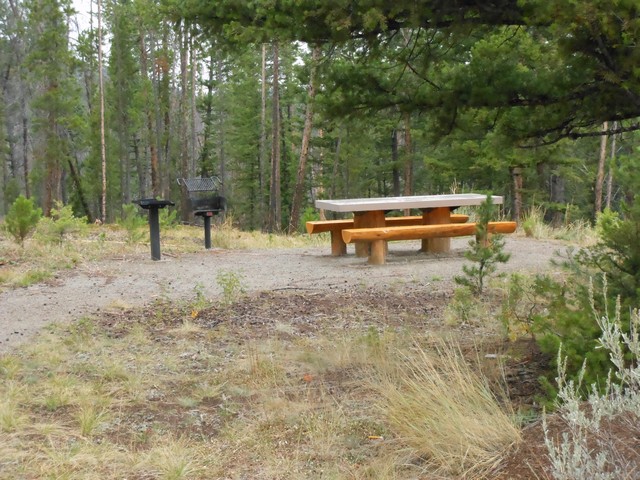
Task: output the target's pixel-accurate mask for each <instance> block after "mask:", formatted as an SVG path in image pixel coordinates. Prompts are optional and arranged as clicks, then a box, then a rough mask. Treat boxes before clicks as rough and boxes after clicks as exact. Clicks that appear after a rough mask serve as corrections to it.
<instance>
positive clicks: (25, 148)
mask: <svg viewBox="0 0 640 480" xmlns="http://www.w3.org/2000/svg"><path fill="white" fill-rule="evenodd" d="M20 103H21V108H22V171H23V174H24V195H25V197H27V198H30V197H31V190H30V188H29V119H28V118H27V104H26V101H25V99H24V96H23V97H22V101H21V102H20Z"/></svg>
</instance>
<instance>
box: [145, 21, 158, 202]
mask: <svg viewBox="0 0 640 480" xmlns="http://www.w3.org/2000/svg"><path fill="white" fill-rule="evenodd" d="M147 63H148V59H147V47H146V45H145V41H144V32H141V33H140V70H141V71H142V77H143V79H144V80H145V82H146V83H147V84H148V83H149V71H148V70H147V68H148V65H147ZM147 100H149V99H147ZM146 110H147V112H146V114H147V131H148V135H149V138H148V142H149V153H150V156H151V162H150V163H151V165H150V167H151V194H152V196H154V197H157V196H159V195H160V178H159V168H158V152H157V150H156V137H155V136H154V133H153V114H152V112H151V108H150V107H149V102H148V101H147V108H146Z"/></svg>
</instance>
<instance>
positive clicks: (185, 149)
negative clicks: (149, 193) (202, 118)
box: [180, 25, 191, 222]
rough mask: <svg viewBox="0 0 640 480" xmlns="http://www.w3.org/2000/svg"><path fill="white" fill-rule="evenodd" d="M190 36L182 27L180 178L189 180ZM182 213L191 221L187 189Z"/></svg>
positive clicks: (183, 195)
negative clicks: (188, 58)
mask: <svg viewBox="0 0 640 480" xmlns="http://www.w3.org/2000/svg"><path fill="white" fill-rule="evenodd" d="M188 37H189V34H188V31H187V28H186V26H185V25H183V26H182V30H181V35H180V38H181V40H182V41H181V42H180V43H181V44H180V88H181V94H180V176H181V177H182V178H187V177H188V176H189V139H188V138H187V136H188V125H189V121H188V118H187V101H188V97H187V90H188V82H187V68H188V65H187V63H188V62H187V49H188V47H189V39H188ZM180 213H181V218H182V221H183V222H188V221H189V215H190V213H191V212H190V210H189V199H188V192H187V189H186V188H184V187H183V188H181V189H180Z"/></svg>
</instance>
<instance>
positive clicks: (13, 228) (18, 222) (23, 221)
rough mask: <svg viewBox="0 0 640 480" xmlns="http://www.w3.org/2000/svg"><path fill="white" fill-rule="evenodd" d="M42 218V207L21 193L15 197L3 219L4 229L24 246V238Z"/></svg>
mask: <svg viewBox="0 0 640 480" xmlns="http://www.w3.org/2000/svg"><path fill="white" fill-rule="evenodd" d="M41 218H42V209H40V208H37V207H36V206H35V205H34V203H33V200H32V199H30V198H25V197H23V196H22V195H20V196H18V198H16V200H15V202H13V204H12V205H11V208H9V211H8V212H7V215H6V217H5V219H4V229H5V230H6V231H7V232H8V233H9V234H10V235H11V236H12V237H13V238H14V240H15V241H16V242H18V243H20V245H21V246H22V247H24V241H25V239H26V238H27V237H28V236H29V235H30V234H31V232H33V231H34V230H35V228H36V225H37V224H38V222H39V221H40V219H41Z"/></svg>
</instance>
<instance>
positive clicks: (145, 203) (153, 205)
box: [133, 198, 175, 260]
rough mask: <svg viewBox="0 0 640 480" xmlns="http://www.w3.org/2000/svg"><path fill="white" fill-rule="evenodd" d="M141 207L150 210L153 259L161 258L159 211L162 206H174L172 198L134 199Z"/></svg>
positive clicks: (150, 238) (150, 237)
mask: <svg viewBox="0 0 640 480" xmlns="http://www.w3.org/2000/svg"><path fill="white" fill-rule="evenodd" d="M133 203H136V204H138V205H139V206H140V208H142V209H144V210H148V211H149V240H150V243H151V260H160V257H161V255H160V220H159V215H158V211H159V210H160V209H161V208H165V207H168V206H169V205H171V206H173V205H175V203H173V202H172V201H170V200H158V199H155V198H142V199H140V200H134V201H133Z"/></svg>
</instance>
